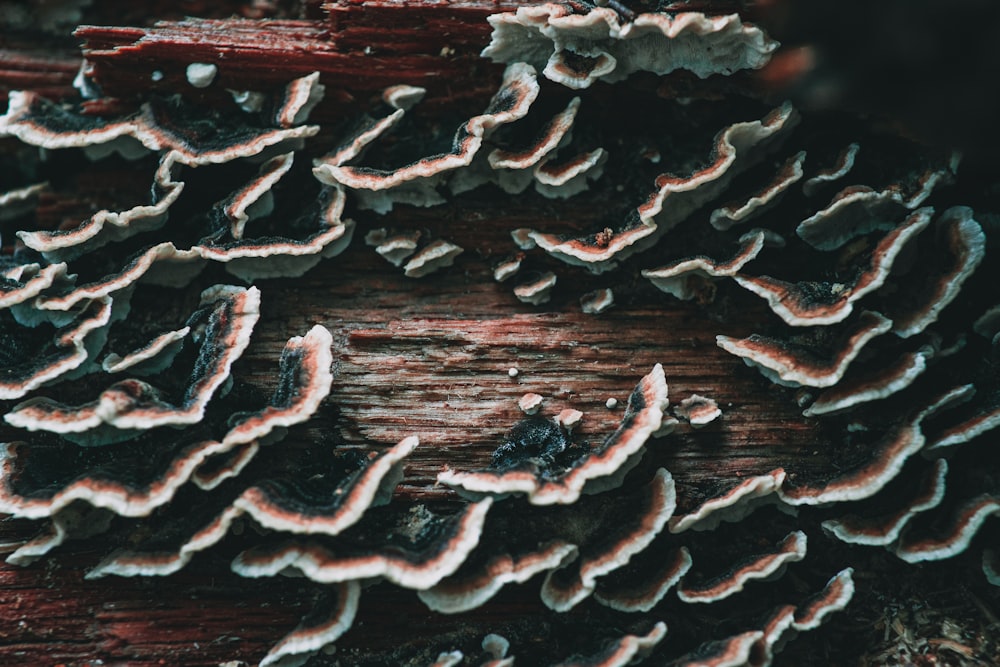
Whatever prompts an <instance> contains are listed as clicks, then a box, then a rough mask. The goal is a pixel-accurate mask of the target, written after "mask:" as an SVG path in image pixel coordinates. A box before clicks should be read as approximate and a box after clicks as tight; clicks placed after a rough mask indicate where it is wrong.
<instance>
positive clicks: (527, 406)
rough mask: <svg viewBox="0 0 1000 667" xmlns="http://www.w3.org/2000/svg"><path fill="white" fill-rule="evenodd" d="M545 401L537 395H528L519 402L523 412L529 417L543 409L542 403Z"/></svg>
mask: <svg viewBox="0 0 1000 667" xmlns="http://www.w3.org/2000/svg"><path fill="white" fill-rule="evenodd" d="M543 400H544V399H543V398H542V397H541V396H540V395H539V394H535V393H528V394H525V395H524V396H522V397H521V400H519V401H518V402H517V405H518V407H519V408H521V411H522V412H524V413H525V414H528V415H533V414H535V413H537V412H538V409H539V408H541V407H542V401H543Z"/></svg>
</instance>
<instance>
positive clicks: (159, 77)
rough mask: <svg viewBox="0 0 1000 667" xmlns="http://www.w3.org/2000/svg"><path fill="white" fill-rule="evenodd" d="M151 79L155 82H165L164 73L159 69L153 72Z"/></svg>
mask: <svg viewBox="0 0 1000 667" xmlns="http://www.w3.org/2000/svg"><path fill="white" fill-rule="evenodd" d="M149 78H150V79H152V80H153V81H163V72H161V71H160V70H158V69H155V70H153V73H152V74H150V75H149Z"/></svg>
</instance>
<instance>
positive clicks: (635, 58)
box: [483, 3, 778, 88]
mask: <svg viewBox="0 0 1000 667" xmlns="http://www.w3.org/2000/svg"><path fill="white" fill-rule="evenodd" d="M489 21H490V24H491V25H492V26H493V36H492V40H491V42H490V44H489V46H487V47H486V49H485V50H484V51H483V55H484V56H485V57H487V58H490V59H492V60H495V61H498V62H504V63H509V62H527V63H528V64H530V65H533V66H534V67H535V68H536V69H538V70H540V71H541V72H542V73H543V74H544V75H545V76H546V77H547V78H549V79H551V80H553V81H556V82H558V83H561V84H563V85H565V86H568V87H570V88H587V87H589V86H590V85H591V84H592V83H593V82H595V81H598V80H604V81H620V80H622V79H624V78H626V77H627V76H628V75H629V74H631V73H633V72H637V71H646V72H653V73H656V74H667V73H669V72H672V71H674V70H678V69H685V70H689V71H691V72H694V73H695V74H696V75H697V76H699V77H701V78H705V77H707V76H710V75H712V74H731V73H732V72H735V71H737V70H740V69H757V68H760V67H762V66H764V65H765V64H766V63H767V61H768V60H769V59H770V54H771V52H772V51H774V49H776V48H777V46H778V44H777V42H775V41H773V40H771V39H769V38H768V37H767V35H766V34H765V33H764V32H763V31H762V30H761V29H760V28H758V27H756V26H754V25H752V24H749V23H744V22H743V21H741V20H740V18H739V16H738V15H735V14H732V15H729V16H715V17H708V16H705V15H704V14H702V13H699V12H681V13H679V14H672V15H671V14H659V13H649V14H639V15H637V16H635V17H632V19H631V20H629V21H623V20H622V18H621V16H619V14H618V13H617V12H616V11H615V10H614V9H611V8H609V7H593V8H590V9H589V11H586V12H585V13H576V12H575V11H574V9H573V8H571V7H569V6H567V5H564V4H556V3H547V4H542V5H535V6H531V7H520V8H518V10H517V11H516V12H511V13H507V14H496V15H494V16H491V17H490V19H489Z"/></svg>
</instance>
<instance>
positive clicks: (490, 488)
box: [438, 364, 668, 505]
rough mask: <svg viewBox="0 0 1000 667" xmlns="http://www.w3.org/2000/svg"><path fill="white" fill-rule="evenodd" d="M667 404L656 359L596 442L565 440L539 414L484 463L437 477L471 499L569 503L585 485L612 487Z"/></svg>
mask: <svg viewBox="0 0 1000 667" xmlns="http://www.w3.org/2000/svg"><path fill="white" fill-rule="evenodd" d="M667 404H668V400H667V382H666V378H665V377H664V374H663V367H662V366H660V365H659V364H657V365H656V366H655V367H654V368H653V370H652V372H650V373H649V375H647V376H645V377H644V378H643V379H642V380H641V381H640V382H639V384H638V386H636V388H635V390H633V392H632V394H631V396H629V401H628V405H627V406H626V408H625V414H624V415H623V417H622V423H621V425H620V426H619V427H618V429H617V430H616V431H615V432H614V433H612V434H611V435H609V436H608V437H607V438H605V440H604V442H603V443H602V444H600V445H598V446H596V447H593V448H589V447H586V446H582V445H578V444H576V443H573V442H571V441H570V440H569V438H568V436H567V435H566V433H565V432H564V431H563V429H562V427H561V426H560V425H559V424H556V423H554V422H551V421H549V420H547V419H543V418H533V419H530V420H527V421H523V422H521V423H519V424H518V425H517V426H516V427H515V428H514V429H512V430H511V432H510V433H509V434H508V436H507V438H506V440H505V442H504V443H503V444H502V445H500V447H498V448H497V449H496V451H494V453H493V463H492V465H491V466H490V468H488V469H486V470H481V471H475V472H461V471H457V470H445V471H443V472H441V473H440V474H439V475H438V481H439V482H441V483H443V484H447V485H448V486H451V487H454V488H455V489H456V490H458V491H459V493H461V494H463V495H467V496H469V497H472V498H481V497H489V496H493V497H500V498H503V497H505V496H509V495H512V494H524V495H527V497H528V499H529V500H530V502H531V503H532V504H534V505H551V504H554V503H559V504H568V503H572V502H575V501H576V500H577V499H578V498H579V497H580V494H581V493H584V492H587V490H588V489H587V487H588V486H590V487H591V488H602V489H603V488H607V487H608V486H609V485H611V486H618V485H620V484H621V482H622V477H623V476H624V473H626V472H627V471H628V470H629V469H630V468H632V467H633V466H634V465H635V464H636V463H638V457H639V456H641V455H642V450H643V447H644V446H645V445H646V441H647V440H648V439H649V438H650V437H651V436H652V435H653V434H654V433H655V432H656V431H657V430H659V428H660V425H661V422H662V420H663V413H664V410H665V409H666V407H667Z"/></svg>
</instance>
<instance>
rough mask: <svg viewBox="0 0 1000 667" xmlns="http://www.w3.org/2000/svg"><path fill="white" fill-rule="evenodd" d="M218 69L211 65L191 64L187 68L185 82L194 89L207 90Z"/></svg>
mask: <svg viewBox="0 0 1000 667" xmlns="http://www.w3.org/2000/svg"><path fill="white" fill-rule="evenodd" d="M218 71H219V68H218V67H216V66H215V65H213V64H212V63H191V64H190V65H188V66H187V72H186V74H187V80H188V83H190V84H191V85H192V86H194V87H195V88H208V87H209V86H210V85H212V81H214V80H215V75H216V74H217V73H218Z"/></svg>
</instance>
